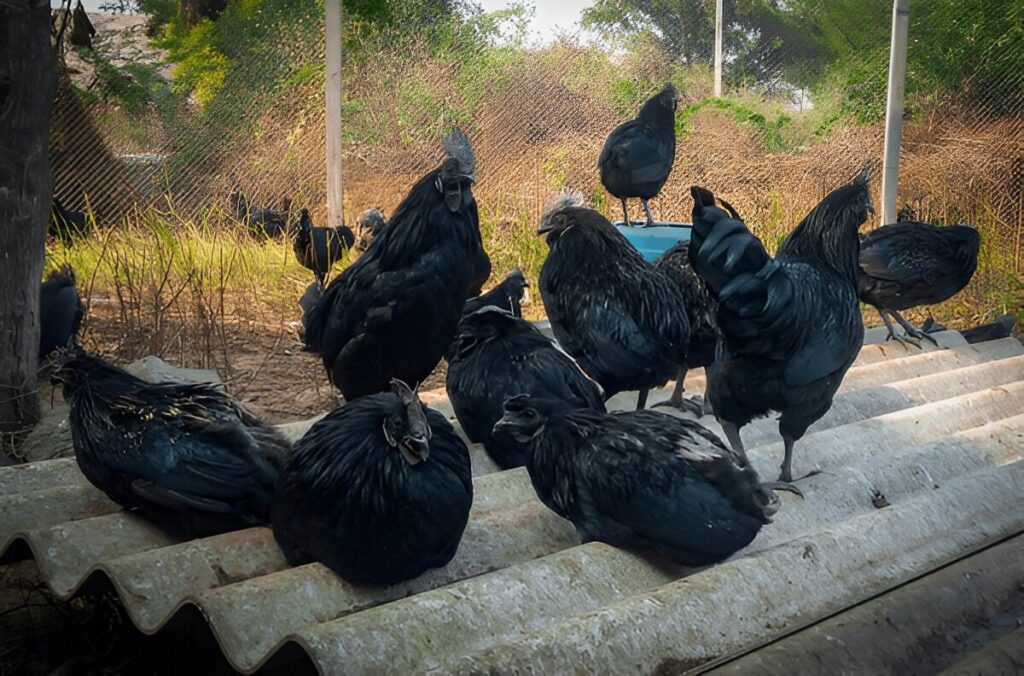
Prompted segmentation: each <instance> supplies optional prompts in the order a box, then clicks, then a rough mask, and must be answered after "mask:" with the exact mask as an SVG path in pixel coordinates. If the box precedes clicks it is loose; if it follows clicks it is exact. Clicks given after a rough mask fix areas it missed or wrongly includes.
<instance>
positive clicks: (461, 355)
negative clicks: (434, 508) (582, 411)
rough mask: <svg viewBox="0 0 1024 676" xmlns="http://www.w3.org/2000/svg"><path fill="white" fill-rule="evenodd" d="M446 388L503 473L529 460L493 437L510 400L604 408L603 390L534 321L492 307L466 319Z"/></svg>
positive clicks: (464, 422) (516, 448) (462, 422)
mask: <svg viewBox="0 0 1024 676" xmlns="http://www.w3.org/2000/svg"><path fill="white" fill-rule="evenodd" d="M446 384H447V387H448V398H449V399H450V400H451V404H452V408H453V409H454V410H455V417H456V418H458V420H459V424H460V425H462V429H463V431H464V432H465V433H466V436H468V437H469V439H470V441H474V442H478V443H482V444H483V445H484V449H485V450H486V451H487V454H488V455H490V456H491V458H493V459H494V461H495V462H496V463H497V464H498V465H499V466H500V467H502V468H504V469H508V468H510V467H519V466H520V465H522V464H523V463H524V462H526V449H525V448H524V447H523V446H522V445H521V444H518V443H515V442H514V441H511V440H510V439H508V438H496V437H494V436H493V435H492V434H491V432H492V430H493V429H494V424H495V423H497V422H498V420H500V419H501V415H502V406H503V405H504V403H505V400H506V399H508V398H510V397H512V396H514V395H517V394H532V395H535V396H538V397H549V398H554V399H558V400H560V401H564V402H566V403H567V404H569V405H570V407H571V408H574V409H575V408H593V409H597V410H599V411H603V410H604V396H603V394H602V392H601V388H600V387H599V386H598V384H597V383H595V382H594V381H593V380H591V379H590V378H588V377H587V376H586V375H585V374H584V373H583V371H581V370H580V367H579V366H578V365H577V364H576V362H574V361H573V360H572V358H571V357H569V355H567V354H566V353H564V352H562V351H561V350H559V349H558V348H557V347H555V346H554V344H553V343H552V342H551V341H550V340H549V339H548V338H547V337H546V336H544V334H542V333H541V332H540V331H539V330H537V329H536V328H535V327H534V326H533V324H531V323H530V322H527V321H524V320H522V319H519V318H516V317H513V316H512V315H511V314H509V313H508V312H506V311H505V310H503V309H501V308H498V307H493V306H487V307H484V308H481V309H480V310H477V311H476V312H474V313H472V314H470V315H468V316H466V317H464V318H463V319H462V323H461V324H459V338H458V341H457V351H456V354H455V357H454V358H453V359H451V360H450V362H449V365H448V379H447V383H446Z"/></svg>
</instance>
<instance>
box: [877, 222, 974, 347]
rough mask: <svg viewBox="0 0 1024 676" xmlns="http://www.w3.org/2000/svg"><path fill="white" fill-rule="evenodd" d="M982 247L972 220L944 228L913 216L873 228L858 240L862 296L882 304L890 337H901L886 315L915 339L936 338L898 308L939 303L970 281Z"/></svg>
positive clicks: (883, 317) (880, 312)
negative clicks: (915, 219) (892, 318)
mask: <svg viewBox="0 0 1024 676" xmlns="http://www.w3.org/2000/svg"><path fill="white" fill-rule="evenodd" d="M980 247H981V237H980V236H979V235H978V230H977V229H976V228H975V227H974V226H973V225H951V226H948V227H945V228H940V227H936V226H934V225H931V224H929V223H918V222H914V221H910V222H905V223H893V224H891V225H885V226H882V227H881V228H878V229H877V230H872V231H871V232H869V233H868V234H867V235H866V236H864V237H863V238H861V242H860V275H859V277H858V294H859V295H860V299H861V300H862V301H864V302H865V303H867V304H868V305H873V306H875V308H877V309H878V314H880V315H881V316H882V321H883V322H885V327H886V328H887V329H889V337H890V338H895V339H896V340H903V339H902V338H900V337H899V336H898V335H897V334H896V330H895V328H894V327H893V325H892V322H891V321H890V320H889V316H888V315H892V316H893V317H895V318H896V321H897V322H899V324H900V326H902V327H903V329H904V330H905V331H906V332H907V336H909V337H910V338H911V339H917V340H920V339H921V338H927V339H928V340H930V341H932V342H933V343H934V342H935V339H934V338H932V337H931V336H929V335H928V334H927V333H925V332H923V331H921V330H920V329H918V328H917V327H915V326H914V325H913V324H911V323H910V322H908V321H907V320H906V319H904V318H903V315H901V314H900V310H908V309H910V308H913V307H917V306H919V305H934V304H935V303H941V302H942V301H944V300H946V299H947V298H950V297H952V296H953V295H955V294H956V293H958V292H959V291H960V290H961V289H963V288H964V287H965V286H967V283H968V282H970V281H971V277H973V276H974V270H975V269H976V268H977V267H978V249H979V248H980Z"/></svg>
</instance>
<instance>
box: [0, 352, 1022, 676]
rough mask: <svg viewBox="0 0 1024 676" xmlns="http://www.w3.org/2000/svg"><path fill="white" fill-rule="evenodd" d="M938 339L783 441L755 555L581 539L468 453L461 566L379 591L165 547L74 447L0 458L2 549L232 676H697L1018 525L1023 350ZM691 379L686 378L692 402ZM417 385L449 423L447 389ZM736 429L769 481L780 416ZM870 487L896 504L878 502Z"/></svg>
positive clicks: (274, 552)
mask: <svg viewBox="0 0 1024 676" xmlns="http://www.w3.org/2000/svg"><path fill="white" fill-rule="evenodd" d="M940 335H941V339H942V341H943V343H944V344H945V345H947V346H949V347H947V348H946V349H928V350H927V351H922V350H919V349H916V348H907V347H904V346H902V345H899V344H895V343H886V344H869V345H866V346H865V347H864V348H863V350H862V352H861V354H860V356H859V358H858V360H857V362H856V364H855V366H854V367H853V369H851V371H850V373H849V374H848V376H847V378H846V380H845V381H844V383H843V386H842V388H841V390H840V393H839V395H838V396H837V398H836V401H835V405H834V407H833V409H832V410H831V411H830V412H829V413H828V415H826V416H825V417H824V418H823V419H822V420H820V421H819V422H818V423H816V424H815V425H814V426H813V427H812V428H811V430H810V431H809V433H808V435H807V436H806V437H805V438H804V440H802V441H801V442H800V443H799V444H798V446H797V451H796V456H795V471H796V472H797V473H803V472H806V471H808V470H810V469H812V468H815V467H816V468H819V469H821V470H822V472H821V474H818V475H816V476H814V477H810V478H808V479H806V480H804V481H803V482H802V484H803V487H804V490H805V492H806V494H807V497H806V500H803V501H801V500H800V499H798V498H796V497H795V496H791V495H788V494H786V495H784V496H783V497H782V500H783V503H784V504H783V506H782V509H781V510H780V512H779V513H778V514H777V515H776V517H775V520H774V523H772V524H770V525H768V526H766V527H765V528H764V529H763V530H762V532H761V534H760V535H759V536H758V538H757V539H756V540H755V541H754V542H753V543H752V544H751V546H750V547H748V548H747V549H745V550H743V551H742V552H739V553H738V554H737V555H736V556H734V557H733V558H732V559H731V560H730V561H727V562H725V563H723V564H719V565H717V566H713V567H711V568H708V569H704V570H700V571H693V570H686V569H682V568H678V567H675V566H669V565H666V564H665V563H664V562H662V561H656V560H654V559H652V558H646V557H642V556H639V555H637V554H634V553H631V552H627V551H622V550H616V549H614V548H612V547H608V546H605V545H602V544H599V543H591V544H587V545H580V544H579V541H578V539H577V538H576V535H575V533H574V531H573V529H572V528H571V526H570V525H569V524H568V522H565V521H563V520H562V519H560V518H558V517H557V516H555V515H554V514H553V513H551V512H549V511H548V510H547V509H545V508H544V507H543V506H542V505H541V504H540V502H539V501H538V500H537V498H536V496H535V495H534V493H533V490H532V487H531V486H530V483H529V478H528V476H527V475H526V472H525V471H524V470H523V469H517V470H511V471H506V472H495V471H493V470H494V466H493V464H491V463H490V462H489V461H487V459H486V456H485V455H484V454H483V453H482V452H481V451H480V450H479V449H474V457H473V460H474V469H475V474H477V476H476V478H475V483H476V485H475V502H474V506H473V512H472V514H471V518H470V523H469V526H468V527H467V530H466V533H465V536H464V538H463V541H462V544H461V546H460V548H459V551H458V553H457V555H456V557H455V559H454V560H453V561H452V562H451V563H450V564H449V565H448V566H447V567H445V568H443V569H438V570H433V571H430V572H428V573H427V574H425V575H423V576H421V577H419V578H417V579H415V580H411V581H409V582H406V583H403V584H400V585H397V586H394V587H390V588H386V589H376V588H367V587H358V588H357V587H353V586H351V585H349V584H347V583H345V582H344V581H343V580H341V579H339V578H337V577H336V576H334V575H333V574H332V573H330V572H329V571H328V570H326V569H325V568H324V567H323V566H320V565H319V564H312V565H307V566H301V567H297V568H291V567H289V566H288V565H287V563H286V562H285V560H284V558H283V556H282V555H281V553H280V551H279V550H278V549H277V547H276V546H275V544H274V541H273V537H272V535H271V533H270V531H269V530H267V529H265V528H252V529H248V530H243V531H238V532H234V533H228V534H225V535H219V536H216V537H210V538H203V539H198V540H192V541H187V542H179V541H175V540H173V539H171V538H169V537H168V535H167V534H165V533H163V532H162V531H159V530H158V529H156V528H154V527H152V526H150V525H149V524H148V523H147V522H146V521H145V520H143V519H141V518H139V517H137V516H135V515H132V514H127V513H125V512H123V511H121V510H120V509H119V507H118V506H117V505H115V504H113V503H112V502H110V501H109V500H108V499H107V498H106V497H105V496H104V495H103V494H102V493H100V492H99V491H98V490H96V489H94V488H93V487H92V486H91V485H89V484H88V482H87V481H86V480H85V479H84V477H82V475H81V474H80V473H79V472H78V469H77V467H76V465H75V461H74V460H73V459H63V460H52V461H46V462H38V463H32V464H28V465H21V466H16V467H11V468H5V469H0V495H2V496H3V497H0V547H2V550H0V551H3V552H6V556H7V558H11V557H13V556H15V555H16V554H17V553H18V551H19V548H17V547H15V548H12V545H13V544H14V543H16V542H17V541H23V542H24V543H25V544H27V545H28V550H29V551H30V552H31V555H32V557H33V558H34V559H35V562H36V564H37V565H38V567H39V570H40V572H41V574H42V577H43V578H44V579H45V581H46V582H47V584H48V585H49V586H50V588H51V589H52V591H53V592H54V594H56V595H57V596H59V597H61V598H69V597H71V596H72V595H74V593H75V591H76V590H77V589H78V587H79V586H80V585H81V584H82V583H83V582H84V581H85V580H86V579H87V578H88V577H89V576H91V575H93V574H96V573H98V574H102V575H104V576H106V577H107V578H109V581H110V583H111V584H112V585H113V587H114V588H115V589H116V591H117V593H118V594H119V596H120V599H121V602H122V603H123V605H124V607H125V609H126V610H127V613H128V615H129V617H130V618H131V620H132V621H133V622H134V623H135V624H136V625H137V626H138V627H139V629H140V630H142V631H143V632H146V633H154V632H157V631H159V630H160V629H161V627H162V626H164V625H165V624H166V623H167V622H168V620H169V619H170V618H171V617H172V616H174V615H175V613H176V612H178V611H179V610H180V609H181V608H182V607H183V606H185V605H187V604H191V605H193V606H195V607H196V608H198V610H199V611H200V612H201V614H202V616H203V617H204V618H205V620H206V622H207V623H208V624H209V627H210V629H211V631H212V632H213V634H214V635H215V637H216V639H217V641H218V643H219V645H220V646H221V649H222V650H223V652H224V655H225V656H226V657H227V659H228V661H229V662H230V663H231V664H232V665H233V666H234V667H235V668H236V669H238V670H240V671H252V670H255V669H257V668H258V667H259V666H260V665H262V664H264V663H265V662H266V661H267V660H268V659H269V658H270V657H271V656H273V655H274V654H275V653H276V652H277V651H278V650H279V649H280V648H281V647H282V646H283V645H285V644H286V643H288V642H294V643H295V644H296V645H298V646H300V647H301V648H302V649H303V650H304V651H305V652H306V653H307V654H308V655H309V657H310V659H311V660H312V661H313V663H314V664H315V665H316V666H317V667H318V668H319V669H320V670H321V671H322V672H324V673H338V672H341V671H345V672H366V671H385V670H398V669H402V670H412V671H427V670H432V669H436V670H442V671H452V670H457V671H480V670H485V671H486V670H498V671H505V670H515V669H519V668H526V667H535V668H537V669H538V670H541V671H546V670H565V669H568V668H573V669H577V668H582V669H592V670H605V671H607V670H629V671H633V670H640V671H650V670H654V669H659V668H667V669H669V670H683V669H688V668H693V667H697V666H700V665H702V664H708V663H711V662H713V661H715V660H720V659H722V658H723V657H726V656H727V655H730V654H735V653H737V652H742V651H744V650H747V649H749V648H750V647H752V646H756V645H758V644H759V643H762V642H764V641H765V640H768V639H771V638H772V637H774V636H778V635H780V634H782V633H784V632H786V631H788V630H790V629H793V628H796V627H798V626H800V625H802V624H806V623H808V622H812V621H814V620H815V619H820V618H821V617H824V616H826V615H827V614H829V613H833V612H836V611H837V610H840V609H842V608H843V607H846V606H848V605H851V604H853V603H856V602H857V601H858V600H860V599H863V598H865V597H866V596H869V595H871V594H874V593H878V592H879V591H884V590H885V589H886V588H889V587H891V586H893V585H895V584H899V583H900V582H902V581H905V580H906V579H910V578H912V577H915V576H916V575H919V574H921V573H923V572H927V571H928V570H930V569H931V568H933V567H936V566H938V565H940V564H941V563H943V562H945V561H948V560H951V559H954V558H957V557H958V556H963V555H964V554H966V553H967V552H970V551H973V550H974V549H978V548H980V547H983V546H985V545H986V544H988V543H991V542H992V541H994V540H997V539H1000V538H1003V537H1008V536H1010V535H1014V534H1017V533H1019V532H1021V531H1022V530H1024V510H1021V509H1020V496H1021V495H1022V489H1024V463H1022V462H1021V456H1022V453H1024V436H1022V433H1024V348H1022V346H1021V344H1020V342H1019V341H1017V340H1015V339H1012V338H1008V339H1004V340H999V341H992V342H989V343H984V344H980V345H967V344H965V343H964V342H963V340H962V338H960V336H959V334H956V333H953V332H949V333H946V334H940ZM869 338H874V339H877V338H878V334H877V333H872V334H870V335H869ZM702 388H703V376H702V375H701V374H700V373H691V375H690V377H689V378H688V379H687V389H688V392H697V391H700V390H701V389H702ZM428 395H429V396H426V395H425V399H427V400H428V401H429V402H430V404H431V405H432V406H434V407H436V408H438V409H440V410H442V411H443V412H445V413H446V414H448V415H449V417H451V411H450V407H449V406H448V403H447V400H446V399H445V398H444V395H443V392H439V393H428ZM634 396H635V395H629V394H626V395H620V396H617V397H615V398H614V399H613V400H612V402H611V406H612V408H623V409H629V408H632V406H633V405H634V404H635V398H634ZM667 396H668V391H667V390H665V391H659V392H657V393H654V394H653V396H652V403H653V402H657V401H659V400H664V399H666V398H667ZM662 410H668V409H662ZM705 420H706V421H708V422H709V426H710V427H712V428H715V429H717V426H716V425H715V424H714V422H713V421H711V420H710V419H705ZM744 440H745V442H746V445H747V447H748V449H750V456H751V459H752V461H753V462H754V463H755V465H756V466H757V469H758V470H759V471H760V472H761V473H762V475H763V476H765V477H773V476H775V474H776V472H777V466H778V463H779V461H780V460H781V458H782V448H781V442H780V440H779V437H778V433H777V430H776V426H775V423H774V421H772V420H761V421H756V422H755V423H752V424H751V425H749V426H748V427H747V428H745V429H744ZM878 494H883V495H884V496H885V499H886V500H887V502H888V503H889V504H890V505H892V507H888V508H885V509H876V507H875V506H874V505H873V504H872V497H873V496H877V495H878ZM21 551H23V550H21ZM782 591H785V593H781V592H782ZM844 604H845V605H844ZM716 617H720V618H721V621H720V622H719V623H718V624H716V623H715V621H714V618H716Z"/></svg>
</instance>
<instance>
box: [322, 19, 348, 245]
mask: <svg viewBox="0 0 1024 676" xmlns="http://www.w3.org/2000/svg"><path fill="white" fill-rule="evenodd" d="M324 10H325V14H326V21H327V101H326V104H327V114H326V117H327V221H328V222H327V225H328V226H331V227H334V226H338V225H341V224H342V223H343V221H344V214H343V213H342V205H343V202H342V173H341V11H342V10H341V0H325V1H324Z"/></svg>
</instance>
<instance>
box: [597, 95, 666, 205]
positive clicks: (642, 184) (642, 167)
mask: <svg viewBox="0 0 1024 676" xmlns="http://www.w3.org/2000/svg"><path fill="white" fill-rule="evenodd" d="M675 108H676V90H675V88H674V87H672V85H666V87H665V88H664V89H662V90H661V91H660V92H658V93H657V94H655V95H654V96H653V97H651V98H650V99H649V100H648V101H647V102H646V103H644V105H643V107H642V108H641V109H640V114H639V115H637V118H636V119H635V120H630V121H628V122H625V123H623V124H621V125H619V126H618V127H616V128H615V129H614V130H613V131H612V133H611V134H609V135H608V139H607V140H606V141H605V144H604V147H603V148H602V149H601V155H600V157H599V158H598V161H597V164H598V167H599V168H600V170H601V183H602V184H603V185H604V187H605V189H606V190H608V192H610V193H611V194H612V195H614V196H615V197H618V198H620V199H624V198H630V197H639V198H641V199H651V198H652V197H655V196H656V195H657V194H658V193H659V192H661V188H662V186H664V185H665V181H667V180H668V176H669V173H671V171H672V163H673V162H674V161H675V155H676V131H675Z"/></svg>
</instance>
